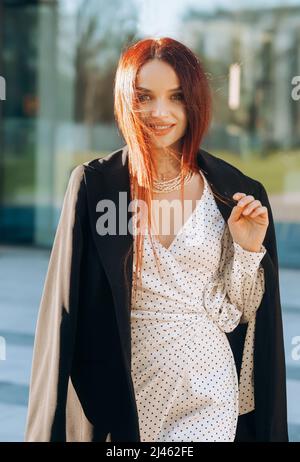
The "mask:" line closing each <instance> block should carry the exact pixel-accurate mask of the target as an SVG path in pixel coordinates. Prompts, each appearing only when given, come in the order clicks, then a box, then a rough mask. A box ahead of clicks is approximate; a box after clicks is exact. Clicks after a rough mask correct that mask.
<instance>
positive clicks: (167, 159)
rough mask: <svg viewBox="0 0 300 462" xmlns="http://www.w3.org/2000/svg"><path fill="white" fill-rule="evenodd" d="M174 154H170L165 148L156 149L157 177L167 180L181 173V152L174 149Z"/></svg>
mask: <svg viewBox="0 0 300 462" xmlns="http://www.w3.org/2000/svg"><path fill="white" fill-rule="evenodd" d="M173 151H174V154H169V153H168V152H165V151H164V150H162V149H161V150H160V149H156V150H154V159H155V166H156V171H157V178H158V179H159V180H167V179H171V178H174V177H176V176H177V175H178V174H179V173H180V168H181V165H180V161H181V155H182V154H181V152H179V151H177V150H174V148H173Z"/></svg>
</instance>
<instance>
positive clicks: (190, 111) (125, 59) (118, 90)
mask: <svg viewBox="0 0 300 462" xmlns="http://www.w3.org/2000/svg"><path fill="white" fill-rule="evenodd" d="M153 59H159V60H162V61H164V62H166V63H168V64H169V65H170V66H172V68H173V69H174V71H175V72H176V74H177V76H178V79H179V81H180V85H181V88H182V94H183V101H184V104H185V110H186V115H187V122H188V123H187V129H186V132H185V134H184V136H183V138H182V141H181V142H182V152H181V200H183V184H184V181H183V180H184V176H185V175H186V173H187V172H188V171H189V170H192V171H194V172H198V171H199V167H198V165H197V151H198V149H199V146H200V144H201V141H202V139H203V137H204V135H205V134H206V132H207V130H208V128H209V125H210V121H211V114H212V97H211V90H210V86H209V82H208V79H207V76H206V73H205V70H204V68H203V66H202V64H201V62H200V60H199V58H198V57H197V56H196V55H195V54H194V53H193V52H192V51H191V50H190V49H189V48H188V47H187V46H185V45H183V44H182V43H180V42H178V41H177V40H175V39H172V38H169V37H162V38H144V39H142V40H140V41H138V42H136V43H134V44H130V45H128V46H127V47H126V48H125V49H124V50H123V52H122V54H121V56H120V59H119V63H118V67H117V71H116V76H115V84H114V114H115V118H116V121H117V124H118V127H119V130H120V131H121V133H122V135H123V137H124V139H125V141H126V143H127V146H128V168H129V176H130V189H131V199H134V200H135V201H136V204H138V201H139V200H142V201H144V203H146V205H147V208H146V210H147V211H148V214H147V218H148V227H149V228H148V229H151V201H152V197H153V196H152V191H151V188H152V185H153V177H154V173H155V174H156V168H155V163H154V162H153V158H152V157H151V144H150V142H149V141H150V140H151V135H152V133H153V132H152V129H151V127H149V125H148V124H147V123H145V122H144V121H143V118H142V117H140V104H139V98H138V90H137V89H136V83H137V75H138V72H139V70H140V68H141V67H142V66H143V65H144V64H145V63H147V62H148V61H150V60H153ZM165 151H166V152H168V153H170V155H176V153H174V151H172V149H171V148H170V147H169V148H165ZM144 218H145V216H144V215H143V219H142V222H139V226H140V227H139V228H136V229H135V232H136V234H135V239H134V241H133V242H135V248H134V251H135V257H136V259H135V262H136V272H135V273H134V275H135V277H134V294H136V289H137V280H138V278H139V277H140V276H141V271H142V260H143V241H144V234H143V232H141V231H143V229H144V228H143V226H144V225H145V221H143V220H144ZM149 238H150V240H151V244H152V248H153V251H154V255H155V259H156V263H158V259H157V254H156V251H155V248H154V246H153V241H152V238H151V233H149ZM130 250H131V249H130ZM128 256H129V253H128V254H127V256H126V258H125V265H124V267H125V266H126V264H127V260H128ZM158 269H159V265H158ZM125 274H126V273H125Z"/></svg>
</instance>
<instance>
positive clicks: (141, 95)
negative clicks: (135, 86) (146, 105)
mask: <svg viewBox="0 0 300 462" xmlns="http://www.w3.org/2000/svg"><path fill="white" fill-rule="evenodd" d="M147 96H149V98H150V95H146V94H144V95H143V94H138V96H137V97H138V100H139V101H140V102H144V101H146V99H144V98H147Z"/></svg>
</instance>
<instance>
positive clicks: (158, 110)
mask: <svg viewBox="0 0 300 462" xmlns="http://www.w3.org/2000/svg"><path fill="white" fill-rule="evenodd" d="M151 112H152V117H153V118H155V117H157V118H159V117H161V116H166V115H168V113H169V110H168V107H167V104H166V103H165V102H164V101H162V100H157V101H156V102H154V104H153V108H152V111H151Z"/></svg>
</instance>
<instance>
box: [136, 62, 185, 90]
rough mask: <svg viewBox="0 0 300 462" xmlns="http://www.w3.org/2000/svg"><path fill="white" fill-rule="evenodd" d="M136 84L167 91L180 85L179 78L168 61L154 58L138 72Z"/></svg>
mask: <svg viewBox="0 0 300 462" xmlns="http://www.w3.org/2000/svg"><path fill="white" fill-rule="evenodd" d="M136 84H137V86H138V87H144V88H147V89H149V90H152V91H164V90H165V91H167V90H169V89H171V88H175V87H177V86H179V85H180V81H179V78H178V76H177V74H176V72H175V71H174V69H173V68H172V66H170V65H169V64H168V63H166V62H164V61H161V60H158V59H153V60H151V61H148V62H147V63H145V64H144V65H143V66H142V67H141V68H140V70H139V72H138V74H137V79H136Z"/></svg>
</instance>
